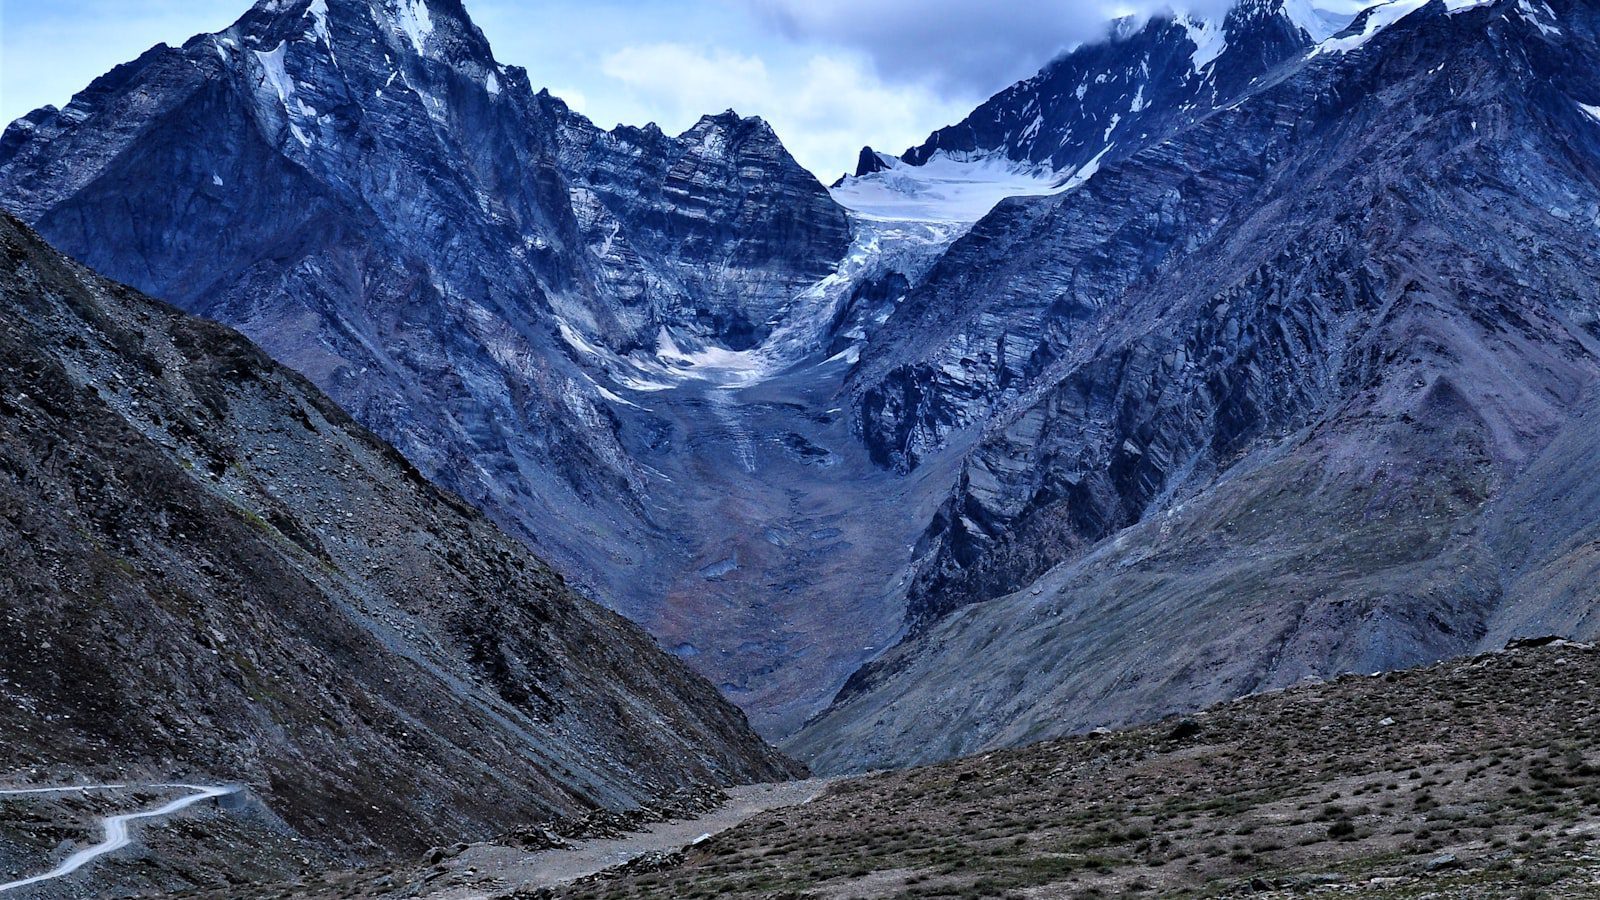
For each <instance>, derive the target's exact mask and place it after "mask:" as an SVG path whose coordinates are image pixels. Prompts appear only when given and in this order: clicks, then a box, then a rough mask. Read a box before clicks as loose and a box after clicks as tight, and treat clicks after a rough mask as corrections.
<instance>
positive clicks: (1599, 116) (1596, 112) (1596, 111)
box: [1474, 103, 1600, 124]
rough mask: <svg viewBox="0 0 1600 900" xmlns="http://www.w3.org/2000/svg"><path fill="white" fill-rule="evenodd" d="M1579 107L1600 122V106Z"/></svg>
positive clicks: (1581, 104)
mask: <svg viewBox="0 0 1600 900" xmlns="http://www.w3.org/2000/svg"><path fill="white" fill-rule="evenodd" d="M1578 108H1579V109H1581V110H1583V112H1584V114H1585V115H1587V116H1588V117H1589V118H1591V119H1593V120H1595V121H1596V122H1600V106H1590V105H1589V104H1587V103H1579V104H1578ZM1474 124H1476V123H1474Z"/></svg>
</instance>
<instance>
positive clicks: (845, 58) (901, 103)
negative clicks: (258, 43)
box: [0, 0, 1222, 180]
mask: <svg viewBox="0 0 1600 900" xmlns="http://www.w3.org/2000/svg"><path fill="white" fill-rule="evenodd" d="M465 2H466V6H467V10H468V12H469V13H471V15H472V16H473V19H474V20H475V21H476V22H477V23H478V25H479V26H480V27H481V28H482V29H483V31H484V33H485V34H486V35H487V36H488V38H489V41H490V43H491V44H493V46H494V49H495V56H496V57H497V58H498V59H499V60H500V61H501V62H502V63H508V64H513V65H521V66H525V67H527V69H528V70H529V74H530V75H531V77H532V79H533V83H534V84H535V85H542V86H548V87H549V88H550V89H551V90H552V91H553V92H554V93H556V94H557V95H559V96H562V97H563V98H565V99H566V100H567V101H568V102H569V103H571V104H572V105H573V106H574V107H575V108H577V109H578V110H580V111H582V112H584V113H585V114H587V115H589V116H590V117H591V118H593V119H594V120H595V121H596V122H597V123H599V124H601V125H603V126H607V127H609V126H611V125H615V124H617V123H618V122H627V123H629V124H635V125H642V124H644V123H645V122H649V121H654V122H657V123H658V124H660V125H661V126H662V127H663V128H665V129H667V130H669V131H677V130H681V129H683V128H687V127H688V126H689V125H691V124H693V123H694V121H695V120H696V119H697V118H698V117H699V116H700V115H701V114H702V113H707V112H720V111H722V110H723V109H727V108H729V107H732V108H734V109H737V110H738V111H739V112H741V113H744V114H746V115H760V116H763V117H765V118H766V119H768V120H769V121H771V122H772V124H773V126H774V127H775V128H776V129H777V130H778V133H779V134H780V135H781V136H782V137H783V139H784V142H785V143H786V144H788V145H789V147H790V149H791V150H792V151H793V152H794V154H795V155H796V157H798V158H799V159H800V161H801V162H802V163H804V164H805V165H807V166H809V167H811V168H812V169H813V170H814V171H816V172H818V174H819V175H821V176H822V177H823V178H824V179H830V180H831V178H832V177H834V176H836V175H837V174H839V173H840V172H842V171H844V170H845V169H846V168H848V167H850V166H851V165H853V164H854V161H855V156H856V152H857V151H858V150H859V149H860V147H861V145H862V144H864V143H870V144H872V145H873V146H875V147H877V148H879V149H882V150H887V151H889V152H894V153H898V152H900V151H902V150H904V149H905V148H906V147H908V146H910V145H912V144H915V143H918V142H920V141H921V140H922V138H924V137H926V135H927V134H928V132H930V131H932V130H933V129H935V128H938V127H941V126H943V125H948V124H951V123H952V122H955V121H957V120H959V119H960V118H961V117H962V116H964V115H965V114H966V113H967V112H968V111H970V110H971V109H972V107H973V106H975V105H976V104H977V103H978V102H979V101H981V100H982V99H983V98H985V97H987V96H989V95H990V94H992V93H994V92H995V91H997V90H999V89H1000V88H1002V87H1004V86H1006V85H1007V84H1010V83H1011V82H1012V81H1015V80H1016V79H1018V78H1022V77H1026V76H1027V75H1029V74H1031V73H1032V72H1034V71H1036V70H1037V69H1038V68H1039V66H1041V65H1043V64H1044V63H1045V62H1047V61H1048V60H1049V59H1050V57H1052V56H1053V55H1055V54H1056V53H1058V52H1060V50H1062V49H1063V48H1065V47H1066V46H1069V45H1071V44H1073V43H1076V42H1079V41H1083V40H1093V39H1094V38H1096V37H1098V36H1099V35H1100V34H1102V33H1103V32H1104V28H1105V23H1106V21H1107V20H1108V19H1109V18H1110V16H1112V15H1113V14H1125V13H1129V12H1135V11H1138V4H1145V5H1146V6H1153V5H1154V2H1153V0H1131V2H1128V0H1050V2H1041V0H1005V2H994V0H676V2H667V0H587V2H581V0H538V2H518V0H465ZM1206 2H1222V0H1206ZM248 5H249V2H248V0H0V120H3V121H6V122H9V121H11V120H12V119H14V118H16V117H17V116H20V115H22V114H23V113H25V112H27V111H28V110H30V109H33V108H35V107H37V106H41V105H43V104H46V103H54V104H56V105H58V106H59V105H61V104H63V103H65V102H66V101H67V100H68V99H70V97H71V96H72V94H73V93H74V92H76V91H77V90H79V89H81V88H82V87H84V86H85V85H87V84H88V83H89V81H90V80H91V79H93V78H94V77H95V76H97V75H99V74H101V73H102V72H105V71H106V70H108V69H110V68H111V67H112V66H114V65H116V64H118V63H120V62H125V61H127V60H129V59H132V58H133V57H135V56H137V55H138V54H139V53H141V52H143V51H144V50H145V49H147V48H149V47H150V46H152V45H154V44H156V43H157V42H161V41H165V42H167V43H169V44H178V43H182V42H183V41H184V40H185V39H187V38H188V37H190V36H191V35H194V34H199V33H201V32H209V31H216V30H219V29H221V28H224V27H226V26H227V25H228V24H230V23H231V22H232V21H233V20H234V19H236V18H237V17H238V16H239V15H240V14H241V13H242V12H244V10H245V9H246V8H248Z"/></svg>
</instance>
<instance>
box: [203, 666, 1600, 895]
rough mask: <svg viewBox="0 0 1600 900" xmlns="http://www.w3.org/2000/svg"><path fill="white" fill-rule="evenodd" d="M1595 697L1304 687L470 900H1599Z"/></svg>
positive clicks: (1514, 673)
mask: <svg viewBox="0 0 1600 900" xmlns="http://www.w3.org/2000/svg"><path fill="white" fill-rule="evenodd" d="M1534 644H1538V646H1534ZM1596 677H1600V653H1597V652H1596V650H1595V648H1594V646H1593V645H1587V644H1568V643H1561V642H1556V643H1544V642H1531V643H1530V644H1522V645H1517V646H1514V647H1512V648H1509V649H1507V650H1506V651H1504V652H1497V653H1494V654H1489V655H1484V656H1480V657H1477V658H1472V659H1466V660H1460V661H1456V662H1452V663H1447V664H1444V665H1439V666H1435V667H1432V668H1428V669H1421V670H1410V671H1404V672H1397V673H1392V674H1389V675H1384V676H1381V677H1378V676H1375V677H1365V676H1349V677H1346V678H1341V679H1339V680H1337V681H1335V682H1330V683H1318V682H1308V683H1306V684H1302V685H1298V686H1296V687H1294V688H1292V689H1290V690H1287V691H1283V692H1278V693H1273V694H1266V695H1258V696H1254V697H1250V698H1246V699H1243V700H1240V701H1238V702H1235V703H1230V704H1227V705H1223V706H1219V707H1215V708H1211V709H1208V710H1205V711H1204V712H1202V713H1199V714H1197V715H1195V716H1192V717H1189V718H1185V719H1176V718H1174V719H1170V720H1168V721H1166V722H1161V723H1157V724H1154V725H1150V726H1146V727H1142V728H1137V729H1131V730H1128V731H1121V732H1111V731H1102V732H1097V733H1095V734H1093V735H1089V736H1085V737H1083V738H1078V739H1073V740H1065V741H1048V742H1043V743H1039V744H1034V745H1031V746H1028V747H1024V748H1019V749H1014V750H1005V751H998V752H994V753H986V754H984V755H982V756H977V757H971V758H967V759H961V760H956V761H953V762H949V763H945V764H942V765H937V766H930V767H926V768H918V769H912V770H908V771H902V772H889V773H880V774H876V775H873V776H870V777H865V778H855V779H847V780H842V781H838V782H835V783H834V784H833V785H832V786H830V787H829V788H828V790H827V792H826V793H824V794H823V795H822V796H821V797H818V798H817V799H815V800H812V801H810V802H809V803H807V804H806V805H805V806H802V807H791V808H786V809H776V810H772V811H768V812H765V813H762V814H761V815H759V816H757V817H755V818H753V819H750V820H749V821H747V822H745V823H743V824H741V825H739V826H738V827H735V828H733V829H731V830H728V831H722V832H719V833H717V834H716V835H714V836H710V837H708V838H704V839H701V840H698V841H694V842H693V843H691V844H688V845H685V846H681V847H680V848H678V849H677V850H676V852H666V853H659V854H656V855H653V856H650V857H645V858H641V859H638V860H635V861H634V862H632V863H631V864H628V865H624V866H621V867H618V868H615V869H612V870H611V871H608V872H601V873H599V874H598V875H596V876H593V877H589V878H586V879H584V880H583V881H581V882H579V883H578V884H575V885H565V886H557V887H555V889H554V890H549V891H547V892H541V891H539V890H538V889H537V888H524V889H521V890H517V889H511V890H506V889H503V888H497V887H496V885H497V884H498V883H500V882H501V880H502V876H504V875H509V874H515V873H517V872H518V867H517V866H518V864H517V863H516V862H515V861H514V860H504V861H497V860H496V859H495V858H494V857H491V856H489V855H488V854H484V853H477V854H476V855H475V856H474V858H473V862H474V863H476V867H475V868H474V869H473V870H471V871H473V872H474V873H475V874H476V877H477V878H478V879H479V884H478V885H477V886H475V887H474V888H473V889H472V890H475V891H476V892H477V893H478V894H479V895H483V896H488V897H494V898H496V900H510V898H531V897H573V898H611V897H694V896H700V897H708V896H711V897H751V898H772V897H803V898H824V897H830V898H831V897H841V898H842V897H900V898H911V897H1001V898H1023V897H1073V898H1093V897H1107V896H1110V897H1125V896H1156V897H1186V896H1204V897H1303V896H1307V895H1315V896H1348V895H1355V896H1363V897H1374V898H1396V900H1399V898H1417V897H1435V898H1449V900H1457V898H1459V900H1477V898H1483V897H1542V898H1567V897H1573V898H1577V897H1592V896H1594V894H1595V891H1596V889H1597V887H1600V845H1597V841H1596V833H1597V831H1600V744H1597V742H1596V738H1595V735H1596V726H1597V725H1600V721H1597V719H1600V708H1597V706H1596V702H1595V699H1594V697H1593V693H1592V691H1591V690H1590V685H1592V684H1593V682H1594V680H1595V678H1596ZM684 833H685V834H689V833H692V831H685V832H684ZM502 859H503V858H502ZM456 871H458V872H459V871H460V869H459V866H457V867H456ZM432 872H433V870H429V869H420V870H419V869H415V868H413V869H412V870H410V871H409V872H403V873H388V874H385V875H379V874H376V873H366V872H363V873H343V874H336V875H333V876H331V877H324V878H318V879H315V880H310V881H305V882H299V883H296V884H293V885H283V886H279V885H272V886H255V885H252V886H249V887H235V888H233V892H232V893H228V894H225V895H224V894H215V893H213V894H201V895H198V896H206V897H215V896H229V897H254V896H261V897H272V896H283V895H284V894H285V893H292V895H293V896H296V897H307V898H323V897H327V898H334V897H339V898H355V897H362V898H398V897H404V896H416V895H418V894H420V895H421V896H424V897H439V898H445V897H452V896H464V895H465V894H466V893H467V892H466V891H464V890H460V889H458V888H453V887H450V886H449V885H448V883H447V882H446V881H445V880H444V879H443V878H440V877H434V878H433V880H432V881H431V882H429V881H425V880H424V879H426V878H428V877H429V875H430V874H432ZM385 879H387V880H385ZM547 883H548V882H547ZM429 885H432V887H429Z"/></svg>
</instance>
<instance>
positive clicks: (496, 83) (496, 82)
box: [483, 72, 500, 97]
mask: <svg viewBox="0 0 1600 900" xmlns="http://www.w3.org/2000/svg"><path fill="white" fill-rule="evenodd" d="M483 86H484V87H485V88H487V89H488V91H489V96H491V97H498V96H500V77H499V76H498V75H496V74H495V73H493V72H490V73H489V77H488V78H487V79H486V80H485V81H484V83H483Z"/></svg>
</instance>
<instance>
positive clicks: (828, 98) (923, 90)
mask: <svg viewBox="0 0 1600 900" xmlns="http://www.w3.org/2000/svg"><path fill="white" fill-rule="evenodd" d="M601 70H602V71H603V72H604V73H605V74H606V75H607V76H608V77H610V78H611V79H614V80H615V81H616V82H617V83H618V85H619V87H621V88H622V89H625V90H627V91H629V92H630V93H631V94H632V95H633V97H632V100H633V102H634V103H635V104H637V105H639V106H641V107H644V108H650V109H655V110H657V111H658V112H659V113H660V116H661V118H660V121H663V122H672V123H675V124H676V125H677V126H678V127H684V126H686V124H687V123H692V122H693V121H694V120H695V119H697V118H698V117H699V116H700V115H701V114H703V113H708V112H720V111H722V110H724V109H730V108H731V109H735V110H738V111H739V112H740V113H743V114H745V115H760V116H761V117H762V118H765V119H766V120H767V121H768V122H770V123H771V124H772V127H773V129H774V130H775V131H777V132H778V135H779V137H781V138H782V139H783V140H784V143H785V145H786V146H787V147H788V148H789V151H790V152H791V153H793V154H794V156H795V158H796V159H798V160H799V161H800V163H801V164H802V165H804V166H807V167H808V168H810V169H811V170H812V171H814V172H817V173H818V174H819V175H820V176H821V177H823V178H824V179H830V178H832V177H835V176H837V175H839V174H842V173H843V172H844V171H845V170H847V169H848V168H850V167H851V166H853V164H854V162H855V153H856V150H857V149H858V148H859V147H860V145H861V144H862V143H863V142H864V141H871V142H873V143H875V144H877V145H878V146H882V147H885V148H889V149H890V150H891V151H892V152H899V151H900V150H901V149H904V148H905V147H908V146H911V145H913V144H915V143H917V142H919V141H921V140H922V139H923V138H924V137H926V136H927V132H928V130H929V129H928V123H929V122H930V121H933V122H940V121H954V120H956V119H959V118H960V117H961V116H962V115H964V114H965V113H966V112H967V111H968V107H966V106H965V105H963V104H960V103H957V102H952V101H949V100H947V99H945V98H943V97H942V96H940V95H939V94H938V93H937V92H936V91H934V90H933V89H932V88H930V87H929V86H927V85H923V84H915V83H912V84H900V85H895V84H890V83H887V82H885V81H883V80H882V79H880V78H879V77H878V75H877V74H876V73H875V72H874V71H873V69H872V66H871V65H870V63H869V62H868V61H867V60H866V58H865V57H863V56H862V55H860V54H858V53H854V52H849V51H838V50H818V51H816V52H811V53H808V54H806V55H804V56H803V58H799V59H796V60H793V61H787V60H786V61H784V62H783V64H782V65H781V67H774V66H771V65H769V63H768V61H767V60H766V59H764V58H762V57H759V56H755V55H751V54H745V53H740V52H738V51H734V50H729V49H726V48H719V47H697V46H693V45H689V44H680V43H657V44H644V45H639V46H632V47H625V48H623V49H621V50H618V51H615V52H613V53H611V54H609V55H607V56H606V57H605V58H604V61H603V62H602V65H601Z"/></svg>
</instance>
